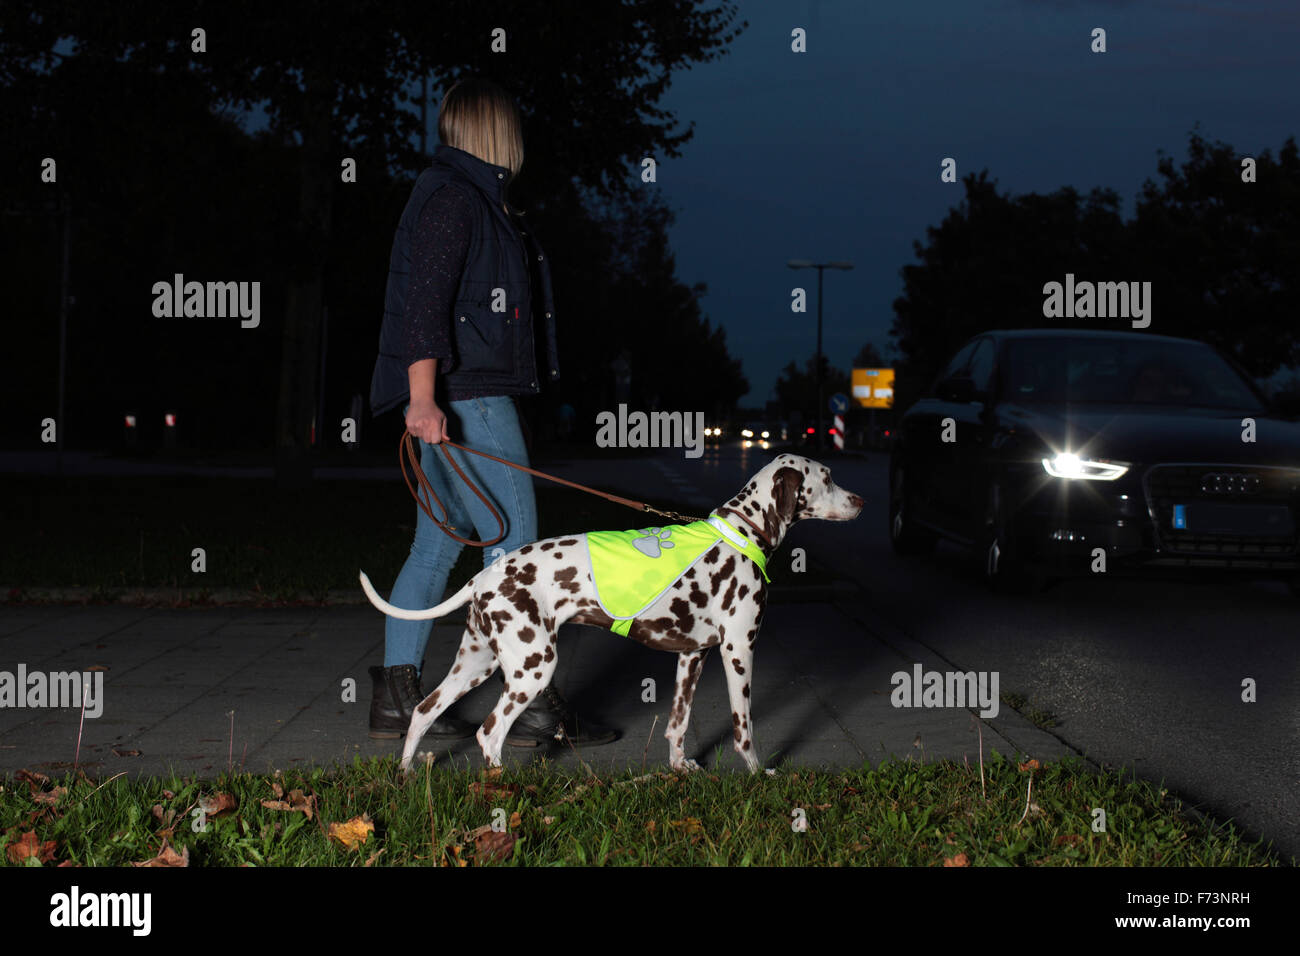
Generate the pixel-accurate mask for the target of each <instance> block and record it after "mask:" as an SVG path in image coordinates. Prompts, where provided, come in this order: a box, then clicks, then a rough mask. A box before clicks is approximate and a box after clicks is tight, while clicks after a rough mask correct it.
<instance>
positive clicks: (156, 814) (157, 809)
mask: <svg viewBox="0 0 1300 956" xmlns="http://www.w3.org/2000/svg"><path fill="white" fill-rule="evenodd" d="M149 812H150V813H152V814H153V818H154V819H155V820H161V819H162V818H163V808H162V804H161V803H155V804H154V805H153V809H152V810H150V811H149Z"/></svg>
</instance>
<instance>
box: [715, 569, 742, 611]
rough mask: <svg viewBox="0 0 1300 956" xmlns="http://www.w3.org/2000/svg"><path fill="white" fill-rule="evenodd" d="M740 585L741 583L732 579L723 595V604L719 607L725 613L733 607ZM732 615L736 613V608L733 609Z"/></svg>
mask: <svg viewBox="0 0 1300 956" xmlns="http://www.w3.org/2000/svg"><path fill="white" fill-rule="evenodd" d="M739 583H740V582H738V581H737V580H736V579H735V578H732V579H731V583H730V584H729V585H727V590H726V592H725V593H724V594H723V595H722V604H721V605H719V606H720V607H721V608H722V609H723V610H724V611H725V610H726V609H727V608H729V607H731V602H732V599H734V598H735V596H736V585H737V584H739ZM732 613H735V608H732Z"/></svg>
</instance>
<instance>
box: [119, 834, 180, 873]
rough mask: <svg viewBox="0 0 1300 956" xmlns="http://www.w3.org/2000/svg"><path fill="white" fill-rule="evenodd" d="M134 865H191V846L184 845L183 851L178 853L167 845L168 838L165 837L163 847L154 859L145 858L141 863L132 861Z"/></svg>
mask: <svg viewBox="0 0 1300 956" xmlns="http://www.w3.org/2000/svg"><path fill="white" fill-rule="evenodd" d="M131 865H132V866H153V867H173V866H189V865H190V848H189V847H182V848H181V852H180V853H177V852H176V851H175V850H173V849H172V848H171V847H170V846H168V845H167V838H166V837H164V838H163V843H162V849H160V850H159V851H158V855H157V856H155V857H154V858H153V859H152V860H144V861H143V862H141V863H132V864H131Z"/></svg>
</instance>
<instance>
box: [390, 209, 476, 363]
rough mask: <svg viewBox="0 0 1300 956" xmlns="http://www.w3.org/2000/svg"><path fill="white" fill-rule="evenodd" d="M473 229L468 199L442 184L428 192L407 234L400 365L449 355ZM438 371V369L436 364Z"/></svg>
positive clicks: (443, 357) (472, 214)
mask: <svg viewBox="0 0 1300 956" xmlns="http://www.w3.org/2000/svg"><path fill="white" fill-rule="evenodd" d="M473 229H474V212H473V205H472V200H471V199H470V198H469V197H468V196H466V195H465V194H464V193H462V192H461V191H460V190H459V189H453V188H448V187H445V186H444V187H443V188H442V189H439V190H438V191H437V192H435V193H434V194H433V195H432V196H430V197H429V199H428V201H427V202H426V203H425V204H424V208H423V209H421V210H420V217H419V219H418V220H417V222H416V226H415V230H414V232H413V234H412V235H411V278H410V285H409V286H408V287H407V291H406V315H405V321H404V323H403V325H404V329H405V343H404V345H405V351H406V364H407V366H408V367H409V366H411V365H413V364H415V363H416V362H419V361H421V360H423V359H431V358H436V359H446V358H451V354H452V352H451V313H452V309H453V308H454V307H455V305H456V292H457V290H458V289H459V288H460V279H461V273H462V272H463V271H464V269H465V260H466V258H467V257H468V256H469V243H470V236H471V234H472V232H473ZM439 371H441V369H439Z"/></svg>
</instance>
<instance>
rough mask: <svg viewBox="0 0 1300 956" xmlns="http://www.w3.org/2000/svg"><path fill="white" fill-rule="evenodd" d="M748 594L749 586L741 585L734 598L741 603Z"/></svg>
mask: <svg viewBox="0 0 1300 956" xmlns="http://www.w3.org/2000/svg"><path fill="white" fill-rule="evenodd" d="M748 593H749V585H748V584H742V585H741V586H740V590H739V591H737V592H736V597H738V598H740V600H742V601H743V600H745V595H746V594H748Z"/></svg>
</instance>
